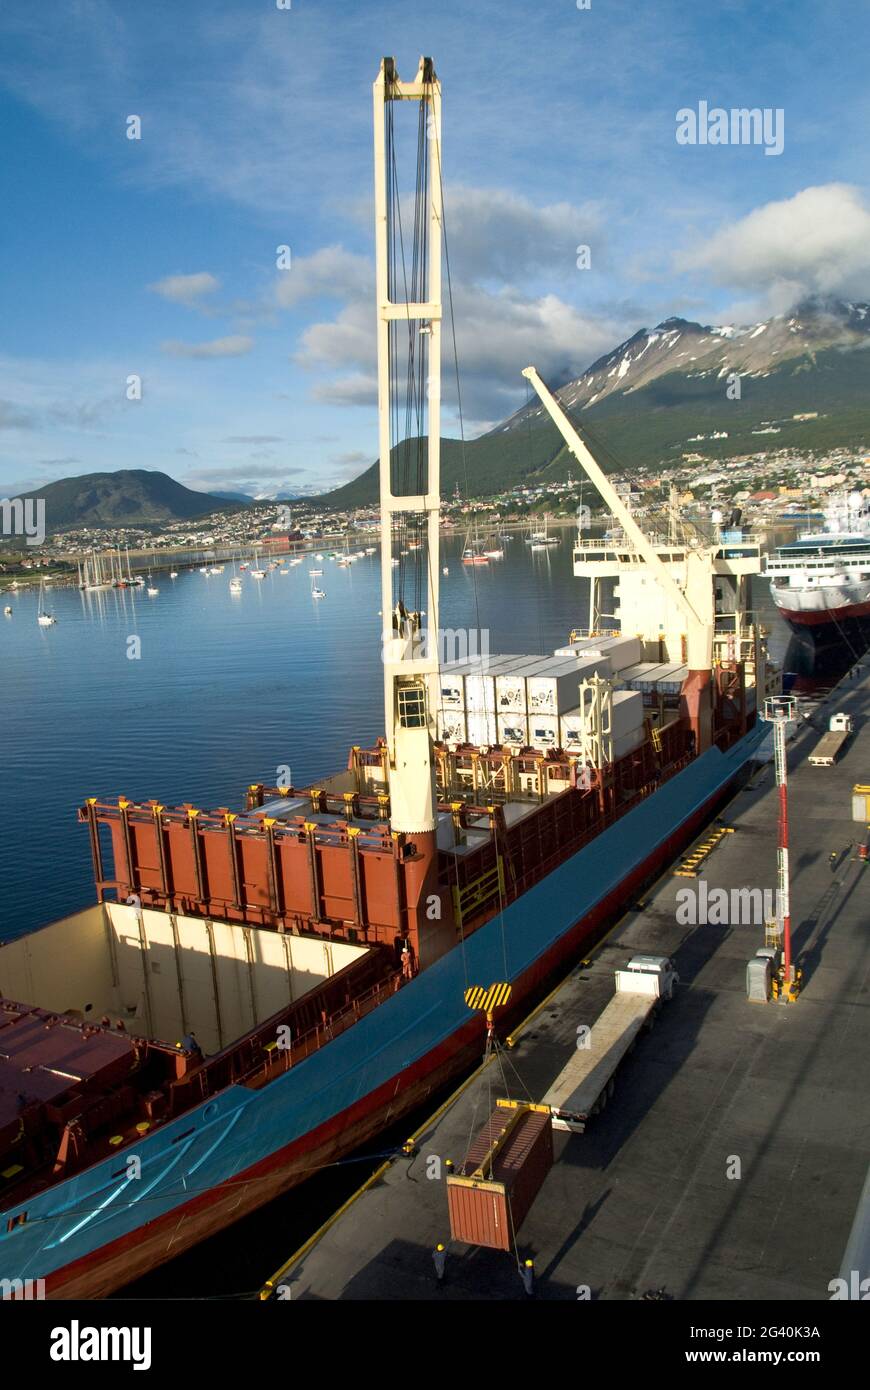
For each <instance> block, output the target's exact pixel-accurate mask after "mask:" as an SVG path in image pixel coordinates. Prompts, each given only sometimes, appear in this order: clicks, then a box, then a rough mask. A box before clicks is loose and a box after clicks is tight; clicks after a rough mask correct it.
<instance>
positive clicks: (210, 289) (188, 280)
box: [148, 270, 220, 309]
mask: <svg viewBox="0 0 870 1390" xmlns="http://www.w3.org/2000/svg"><path fill="white" fill-rule="evenodd" d="M148 288H149V290H151V291H152V292H153V293H154V294H159V295H160V296H161V298H162V299H168V300H169V301H170V303H172V304H183V305H185V307H186V308H188V309H195V308H197V307H198V305H199V302H200V300H201V299H202V296H203V295H206V294H214V292H215V290H216V289H219V288H220V280H218V278H217V276H216V275H212V274H211V273H210V271H208V270H200V271H197V272H196V274H194V275H166V276H164V278H163V279H162V280H155V282H154V284H153V285H149V286H148Z"/></svg>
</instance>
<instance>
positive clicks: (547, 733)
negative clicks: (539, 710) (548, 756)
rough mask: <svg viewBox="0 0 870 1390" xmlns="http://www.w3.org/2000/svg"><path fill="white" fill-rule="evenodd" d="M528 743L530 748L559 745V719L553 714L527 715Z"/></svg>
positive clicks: (556, 746) (545, 747)
mask: <svg viewBox="0 0 870 1390" xmlns="http://www.w3.org/2000/svg"><path fill="white" fill-rule="evenodd" d="M529 745H530V747H532V748H541V749H547V748H558V747H559V719H558V716H557V715H555V714H530V715H529Z"/></svg>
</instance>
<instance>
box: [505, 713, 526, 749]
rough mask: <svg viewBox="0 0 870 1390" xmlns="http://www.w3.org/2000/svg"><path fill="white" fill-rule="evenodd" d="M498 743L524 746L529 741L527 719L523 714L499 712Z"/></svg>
mask: <svg viewBox="0 0 870 1390" xmlns="http://www.w3.org/2000/svg"><path fill="white" fill-rule="evenodd" d="M498 741H499V743H509V744H515V745H516V746H517V747H520V748H526V747H528V743H529V721H528V719H527V718H526V716H525V715H524V714H500V715H499V716H498Z"/></svg>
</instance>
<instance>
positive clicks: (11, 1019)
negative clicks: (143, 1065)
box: [0, 999, 138, 1148]
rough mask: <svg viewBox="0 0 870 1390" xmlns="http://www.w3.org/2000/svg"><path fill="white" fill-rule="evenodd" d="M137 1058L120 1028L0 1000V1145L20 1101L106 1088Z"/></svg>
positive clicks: (53, 1099)
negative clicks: (102, 1026) (73, 1091)
mask: <svg viewBox="0 0 870 1390" xmlns="http://www.w3.org/2000/svg"><path fill="white" fill-rule="evenodd" d="M137 1062H138V1056H137V1051H136V1048H135V1046H134V1042H133V1039H132V1038H130V1037H129V1036H128V1035H127V1034H126V1033H118V1032H111V1031H110V1030H109V1029H103V1028H95V1027H93V1026H92V1025H88V1024H82V1023H79V1022H71V1021H70V1020H68V1019H63V1018H60V1017H58V1016H57V1015H56V1014H51V1013H49V1012H48V1011H47V1010H45V1009H37V1008H31V1007H30V1006H29V1005H27V1004H17V1003H12V1002H11V1001H10V1000H8V999H3V1000H0V1148H2V1140H3V1137H4V1133H5V1131H6V1130H7V1128H8V1127H9V1126H13V1127H14V1129H16V1130H17V1128H18V1121H19V1116H20V1115H21V1112H22V1110H23V1109H24V1108H25V1105H30V1104H32V1103H33V1102H34V1101H37V1102H41V1103H42V1104H46V1103H51V1102H57V1101H58V1100H59V1099H60V1098H61V1097H62V1096H63V1095H65V1093H66V1092H67V1091H70V1090H83V1091H93V1090H109V1089H111V1088H112V1087H113V1086H115V1085H117V1084H118V1083H119V1082H121V1081H123V1080H125V1079H126V1078H127V1077H128V1076H129V1075H130V1073H131V1072H132V1071H134V1070H135V1068H136V1065H137ZM22 1097H23V1101H24V1104H22Z"/></svg>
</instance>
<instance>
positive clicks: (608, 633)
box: [568, 627, 622, 642]
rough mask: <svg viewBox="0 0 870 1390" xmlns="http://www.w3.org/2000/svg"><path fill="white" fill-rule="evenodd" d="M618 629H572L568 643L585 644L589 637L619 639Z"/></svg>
mask: <svg viewBox="0 0 870 1390" xmlns="http://www.w3.org/2000/svg"><path fill="white" fill-rule="evenodd" d="M621 636H622V632H621V630H620V629H619V628H618V627H572V629H571V631H570V632H569V633H568V641H569V642H585V641H586V639H587V638H590V637H621Z"/></svg>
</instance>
